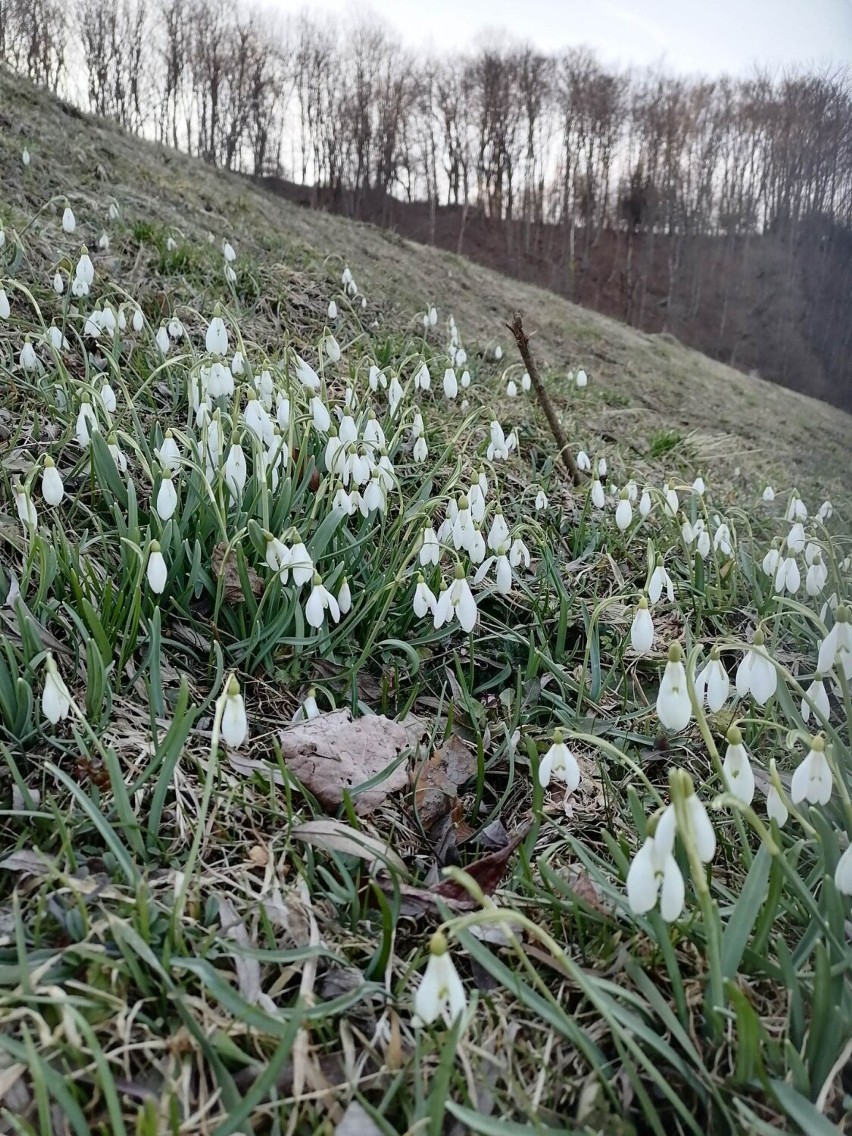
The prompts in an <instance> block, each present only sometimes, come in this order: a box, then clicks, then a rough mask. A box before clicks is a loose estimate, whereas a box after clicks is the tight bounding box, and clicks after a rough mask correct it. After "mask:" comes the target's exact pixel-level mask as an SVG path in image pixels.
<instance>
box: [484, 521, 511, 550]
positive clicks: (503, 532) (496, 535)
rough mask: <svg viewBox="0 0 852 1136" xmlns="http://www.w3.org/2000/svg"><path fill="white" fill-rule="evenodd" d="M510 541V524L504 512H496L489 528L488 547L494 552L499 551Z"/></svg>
mask: <svg viewBox="0 0 852 1136" xmlns="http://www.w3.org/2000/svg"><path fill="white" fill-rule="evenodd" d="M508 543H509V526H508V525H507V524H506V518H505V517H504V516H503V514H502V513H499V512H498V513H495V514H494V519H493V520H492V522H491V528H490V529H489V530H488V547H489V548H490V549H491V551H492V552H495V553H499V552H500V550H501V549H502V548H503V547H504V546H505V545H507V544H508Z"/></svg>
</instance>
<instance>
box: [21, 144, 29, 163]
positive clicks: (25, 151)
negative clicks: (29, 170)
mask: <svg viewBox="0 0 852 1136" xmlns="http://www.w3.org/2000/svg"><path fill="white" fill-rule="evenodd" d="M21 161H22V162H23V164H24V166H25V167H26V166H29V164H30V152H29V150H28V149H27V148H26V146H24V149H23V151H22V152H21Z"/></svg>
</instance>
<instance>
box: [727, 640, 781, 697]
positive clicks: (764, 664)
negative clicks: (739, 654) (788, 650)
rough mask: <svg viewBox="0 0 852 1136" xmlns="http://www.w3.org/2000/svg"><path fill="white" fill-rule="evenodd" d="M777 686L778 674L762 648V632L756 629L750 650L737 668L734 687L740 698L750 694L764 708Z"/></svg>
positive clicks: (763, 647)
mask: <svg viewBox="0 0 852 1136" xmlns="http://www.w3.org/2000/svg"><path fill="white" fill-rule="evenodd" d="M777 686H778V673H777V671H776V670H775V667H774V666H773V664H772V661H771V659H770V658H769V655H768V654H767V652H766V648H765V646H764V638H763V632H762V631H761V630H760V629H759V628H758V630H757V631H756V632H755V635H754V643H753V644H752V646H751V649H750V650H748V651H747V652H746V653H745V655H744V656H743V658H742V660H741V662H740V665H739V666H738V667H737V674H736V687H737V694H739V696H740V698H745V696H746V694H749V693H751V695H752V697H753V698H754V700H755V702H757V703H758V705H759V706H764V705H765V704H766V703H767V702H768V701H769V699H770V698H771V697H772V695H773V694H774V693H775V690H776V688H777Z"/></svg>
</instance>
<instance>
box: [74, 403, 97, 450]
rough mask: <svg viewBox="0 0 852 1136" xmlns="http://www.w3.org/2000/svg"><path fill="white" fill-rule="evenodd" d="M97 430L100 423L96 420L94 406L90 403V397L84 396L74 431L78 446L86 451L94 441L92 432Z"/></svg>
mask: <svg viewBox="0 0 852 1136" xmlns="http://www.w3.org/2000/svg"><path fill="white" fill-rule="evenodd" d="M97 428H98V423H97V419H96V418H95V412H94V410H93V409H92V404H91V403H90V402H89V398H88V395H84V396H83V400H82V402H81V403H80V412H79V414H78V415H77V424H76V427H75V430H74V433H75V436H76V438H77V445H78V446H79V447H80V448H81V449H83V450H84V449H86V447H87V446H88V445H89V443H90V442H91V440H92V431H93V430H97Z"/></svg>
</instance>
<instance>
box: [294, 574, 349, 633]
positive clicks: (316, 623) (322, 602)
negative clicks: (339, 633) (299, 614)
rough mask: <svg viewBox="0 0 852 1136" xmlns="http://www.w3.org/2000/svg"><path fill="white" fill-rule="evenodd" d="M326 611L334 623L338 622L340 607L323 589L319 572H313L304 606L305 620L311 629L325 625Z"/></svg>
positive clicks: (324, 588) (325, 589) (328, 592)
mask: <svg viewBox="0 0 852 1136" xmlns="http://www.w3.org/2000/svg"><path fill="white" fill-rule="evenodd" d="M294 575H295V574H294ZM326 611H327V612H328V613H329V615H330V616H331V618H332V619H333V620H334V622H335V623H339V622H340V605H339V604H338V602H337V599H336V598H335V597H334V596H333V595H332V594H331V592H330V591H328V589H327V588H326V587H324V585H323V582H322V577H321V576H320V574H319V572H315V573H314V583H313V587H312V588H311V594H310V595H309V596H308V600H307V603H306V604H305V619H307V621H308V623H309V624H310V625H311V627H322V625H323V624H324V623H325V613H326Z"/></svg>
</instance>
